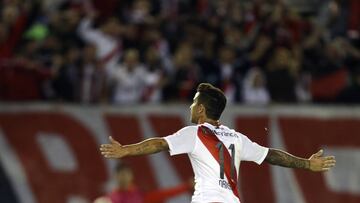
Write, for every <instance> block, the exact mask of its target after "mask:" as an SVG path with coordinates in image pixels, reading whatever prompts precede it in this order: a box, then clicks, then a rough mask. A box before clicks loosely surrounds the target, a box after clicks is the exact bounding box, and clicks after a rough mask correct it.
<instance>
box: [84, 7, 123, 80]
mask: <svg viewBox="0 0 360 203" xmlns="http://www.w3.org/2000/svg"><path fill="white" fill-rule="evenodd" d="M95 15H96V14H95V12H94V11H88V14H87V16H85V17H84V18H83V19H82V20H81V22H80V24H79V28H78V32H79V35H80V36H81V38H82V39H83V40H84V41H85V42H87V43H91V44H94V45H95V46H96V50H97V58H98V59H99V60H100V61H101V62H102V63H103V64H104V66H105V68H106V71H107V73H108V74H111V72H112V71H113V69H115V66H116V64H117V62H118V61H119V59H120V57H121V51H122V44H121V38H120V34H121V26H120V23H119V20H118V19H116V18H114V17H111V18H108V19H107V20H106V21H105V22H104V23H103V24H101V25H100V27H99V28H94V27H93V20H94V18H95Z"/></svg>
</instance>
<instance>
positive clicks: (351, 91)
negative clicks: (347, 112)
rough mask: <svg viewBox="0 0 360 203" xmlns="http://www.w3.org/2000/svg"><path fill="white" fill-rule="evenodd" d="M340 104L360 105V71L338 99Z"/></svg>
mask: <svg viewBox="0 0 360 203" xmlns="http://www.w3.org/2000/svg"><path fill="white" fill-rule="evenodd" d="M337 100H338V102H339V103H344V104H359V103H360V71H359V70H357V71H356V73H355V74H354V75H353V76H352V80H351V83H350V85H349V86H347V87H346V88H345V89H343V90H342V91H341V92H340V94H339V95H338V97H337Z"/></svg>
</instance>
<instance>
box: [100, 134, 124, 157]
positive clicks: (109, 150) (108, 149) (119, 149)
mask: <svg viewBox="0 0 360 203" xmlns="http://www.w3.org/2000/svg"><path fill="white" fill-rule="evenodd" d="M109 140H110V144H102V145H101V146H100V151H101V154H102V155H103V156H104V157H105V158H122V157H124V156H126V149H125V147H123V146H122V145H121V144H120V143H119V142H118V141H116V140H114V139H113V138H112V137H111V136H110V137H109Z"/></svg>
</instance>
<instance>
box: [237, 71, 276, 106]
mask: <svg viewBox="0 0 360 203" xmlns="http://www.w3.org/2000/svg"><path fill="white" fill-rule="evenodd" d="M243 100H244V102H245V103H246V104H254V105H265V104H268V103H269V102H270V97H269V92H268V90H267V89H266V85H265V77H264V75H263V73H262V72H261V70H259V69H258V68H252V69H250V70H249V72H248V73H247V75H246V76H245V79H244V84H243Z"/></svg>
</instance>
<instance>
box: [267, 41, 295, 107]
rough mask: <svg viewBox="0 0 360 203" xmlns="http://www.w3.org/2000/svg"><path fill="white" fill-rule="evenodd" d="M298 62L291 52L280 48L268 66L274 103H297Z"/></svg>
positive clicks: (271, 95) (268, 85)
mask: <svg viewBox="0 0 360 203" xmlns="http://www.w3.org/2000/svg"><path fill="white" fill-rule="evenodd" d="M297 66H298V62H297V61H296V59H294V57H293V56H292V53H291V52H290V50H288V49H287V48H284V47H278V48H276V49H275V50H274V54H273V55H272V57H271V60H270V61H269V63H268V64H267V67H266V68H267V69H266V81H267V87H268V90H269V93H270V97H271V99H272V101H275V102H295V101H296V100H297V99H296V94H295V85H296V84H295V74H296V71H297V68H298V67H297Z"/></svg>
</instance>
